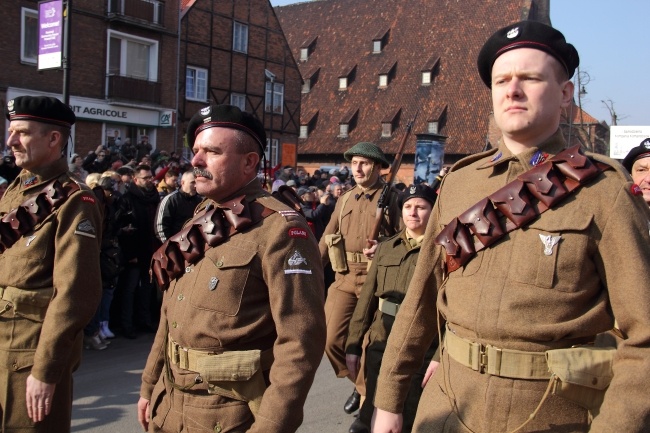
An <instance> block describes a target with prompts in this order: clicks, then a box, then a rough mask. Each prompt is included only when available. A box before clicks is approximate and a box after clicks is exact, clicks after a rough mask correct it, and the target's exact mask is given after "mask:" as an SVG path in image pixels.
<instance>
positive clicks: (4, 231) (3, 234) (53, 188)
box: [0, 179, 80, 252]
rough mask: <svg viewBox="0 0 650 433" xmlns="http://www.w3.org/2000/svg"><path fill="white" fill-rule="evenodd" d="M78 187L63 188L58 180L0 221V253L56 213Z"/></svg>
mask: <svg viewBox="0 0 650 433" xmlns="http://www.w3.org/2000/svg"><path fill="white" fill-rule="evenodd" d="M79 189H80V187H79V185H78V184H77V183H76V182H70V183H68V184H66V185H65V186H64V185H62V184H61V182H59V180H58V179H54V180H51V181H50V182H48V183H46V184H45V185H44V186H43V189H42V190H41V192H39V193H38V194H36V195H32V196H30V197H29V198H28V199H27V200H25V201H24V202H23V203H21V204H20V206H18V207H17V208H15V209H13V210H11V211H10V212H9V213H8V214H7V215H5V216H4V217H2V219H1V220H0V252H3V251H5V250H7V249H9V248H11V246H12V245H13V244H14V243H15V242H16V241H17V240H18V239H20V237H21V236H22V235H24V234H25V233H28V232H29V231H31V230H32V229H33V228H34V227H36V226H37V225H38V224H40V223H41V222H43V221H44V220H45V218H46V217H47V216H48V215H50V214H51V213H53V212H54V211H56V210H57V209H58V208H59V207H61V205H62V204H63V203H65V201H66V200H67V199H68V198H69V197H70V196H71V195H72V194H73V193H75V192H77V191H79Z"/></svg>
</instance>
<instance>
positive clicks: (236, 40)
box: [232, 21, 248, 53]
mask: <svg viewBox="0 0 650 433" xmlns="http://www.w3.org/2000/svg"><path fill="white" fill-rule="evenodd" d="M232 49H233V51H239V52H240V53H247V52H248V26H247V25H246V24H242V23H238V22H237V21H235V22H234V24H233V27H232Z"/></svg>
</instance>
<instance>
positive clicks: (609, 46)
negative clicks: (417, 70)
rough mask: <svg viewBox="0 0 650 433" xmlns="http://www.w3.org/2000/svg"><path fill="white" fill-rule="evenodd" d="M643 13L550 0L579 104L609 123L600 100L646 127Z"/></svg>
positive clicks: (648, 63)
mask: <svg viewBox="0 0 650 433" xmlns="http://www.w3.org/2000/svg"><path fill="white" fill-rule="evenodd" d="M376 1H381V0H376ZM432 1H433V0H432ZM292 3H298V2H297V1H296V0H271V4H272V5H273V6H281V5H286V4H292ZM649 18H650V1H648V0H625V1H619V2H614V1H612V0H552V1H551V22H552V23H553V26H554V27H556V28H557V29H559V30H560V31H561V32H562V33H564V36H565V37H566V39H567V41H568V42H570V43H572V44H573V45H575V47H576V48H577V49H578V53H579V54H580V70H581V71H583V72H584V73H586V74H588V76H589V78H590V81H589V82H588V83H586V82H584V81H583V83H582V84H584V86H585V90H586V91H587V94H586V95H585V96H583V97H582V108H583V109H584V110H585V111H587V112H588V113H589V114H591V115H592V116H594V117H595V118H597V119H598V120H605V121H607V123H608V124H610V123H611V116H610V112H609V110H608V109H607V108H606V107H605V104H603V102H601V101H610V100H611V101H612V102H613V103H614V110H615V112H616V114H617V116H618V124H619V125H628V126H643V125H646V126H650V78H649V77H650V37H648V28H649V26H648V19H649ZM584 73H583V74H582V76H585V74H584ZM574 78H575V77H574ZM576 102H577V100H576Z"/></svg>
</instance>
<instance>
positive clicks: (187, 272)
mask: <svg viewBox="0 0 650 433" xmlns="http://www.w3.org/2000/svg"><path fill="white" fill-rule="evenodd" d="M190 272H192V268H191V267H190V266H188V267H187V268H185V273H186V274H189V273H190Z"/></svg>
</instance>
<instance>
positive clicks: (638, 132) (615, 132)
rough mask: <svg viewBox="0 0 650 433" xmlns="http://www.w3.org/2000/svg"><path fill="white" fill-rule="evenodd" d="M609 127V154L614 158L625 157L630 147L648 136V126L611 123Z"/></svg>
mask: <svg viewBox="0 0 650 433" xmlns="http://www.w3.org/2000/svg"><path fill="white" fill-rule="evenodd" d="M609 128H610V129H609V156H610V158H614V159H623V158H625V156H626V155H627V154H628V152H629V151H630V149H632V148H633V147H636V146H638V145H639V144H641V142H642V141H643V140H645V139H646V138H648V137H650V126H620V125H612V126H610V127H609Z"/></svg>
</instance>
